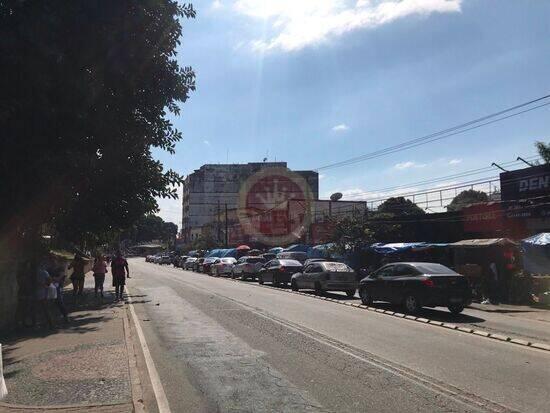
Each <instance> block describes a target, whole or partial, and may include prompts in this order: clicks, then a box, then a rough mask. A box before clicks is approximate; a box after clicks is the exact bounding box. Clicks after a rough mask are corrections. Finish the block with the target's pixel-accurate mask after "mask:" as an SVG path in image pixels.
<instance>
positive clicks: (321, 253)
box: [307, 243, 334, 258]
mask: <svg viewBox="0 0 550 413" xmlns="http://www.w3.org/2000/svg"><path fill="white" fill-rule="evenodd" d="M333 247H334V243H328V244H321V245H315V246H313V247H312V248H310V249H309V251H308V252H307V257H308V258H329V257H330V252H331V249H332V248H333Z"/></svg>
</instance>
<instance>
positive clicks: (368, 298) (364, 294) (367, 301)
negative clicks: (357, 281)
mask: <svg viewBox="0 0 550 413" xmlns="http://www.w3.org/2000/svg"><path fill="white" fill-rule="evenodd" d="M359 297H361V302H362V303H363V304H364V305H368V306H371V305H372V301H373V300H372V295H371V294H370V293H369V290H367V289H366V288H365V287H362V288H360V289H359Z"/></svg>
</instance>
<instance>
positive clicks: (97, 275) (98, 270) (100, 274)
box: [92, 254, 107, 298]
mask: <svg viewBox="0 0 550 413" xmlns="http://www.w3.org/2000/svg"><path fill="white" fill-rule="evenodd" d="M92 271H93V273H94V280H95V286H94V292H95V296H96V297H97V291H98V290H99V292H100V294H101V298H103V282H104V281H105V274H106V273H107V261H106V260H105V257H104V256H103V255H102V254H98V256H97V257H96V259H95V262H94V267H93V268H92Z"/></svg>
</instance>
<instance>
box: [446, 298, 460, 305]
mask: <svg viewBox="0 0 550 413" xmlns="http://www.w3.org/2000/svg"><path fill="white" fill-rule="evenodd" d="M449 301H450V302H451V303H453V304H457V303H461V302H462V298H458V297H451V299H450V300H449Z"/></svg>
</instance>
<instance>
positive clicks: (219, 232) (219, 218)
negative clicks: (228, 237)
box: [217, 199, 222, 243]
mask: <svg viewBox="0 0 550 413" xmlns="http://www.w3.org/2000/svg"><path fill="white" fill-rule="evenodd" d="M220 214H221V211H220V200H219V199H218V214H217V215H218V243H219V242H220V241H221V238H222V237H221V230H222V228H221V217H220Z"/></svg>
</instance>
